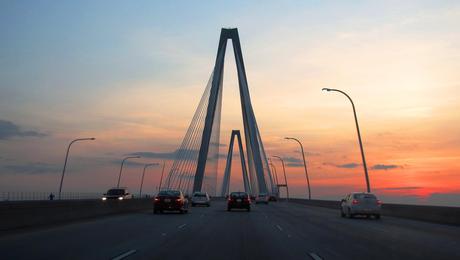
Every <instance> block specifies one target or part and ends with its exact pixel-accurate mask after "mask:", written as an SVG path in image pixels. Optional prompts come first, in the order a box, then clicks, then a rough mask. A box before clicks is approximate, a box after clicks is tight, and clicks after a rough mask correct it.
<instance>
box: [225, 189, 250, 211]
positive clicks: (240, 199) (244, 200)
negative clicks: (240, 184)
mask: <svg viewBox="0 0 460 260" xmlns="http://www.w3.org/2000/svg"><path fill="white" fill-rule="evenodd" d="M233 208H237V209H246V210H247V211H251V199H250V198H249V195H248V194H247V193H246V192H232V193H230V196H228V200H227V211H231V210H232V209H233Z"/></svg>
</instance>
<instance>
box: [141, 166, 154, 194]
mask: <svg viewBox="0 0 460 260" xmlns="http://www.w3.org/2000/svg"><path fill="white" fill-rule="evenodd" d="M154 165H158V164H157V163H148V164H146V165H144V170H143V171H142V179H141V187H140V188H139V198H142V186H143V185H144V175H145V169H147V167H150V166H154Z"/></svg>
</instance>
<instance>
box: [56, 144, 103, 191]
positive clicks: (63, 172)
mask: <svg viewBox="0 0 460 260" xmlns="http://www.w3.org/2000/svg"><path fill="white" fill-rule="evenodd" d="M89 140H91V141H93V140H96V138H94V137H91V138H77V139H74V140H73V141H72V142H70V143H69V146H67V153H66V154H65V161H64V168H63V169H62V176H61V184H59V199H61V191H62V183H63V182H64V174H65V169H66V167H67V159H68V158H69V151H70V146H71V145H72V144H73V143H75V142H78V141H89Z"/></svg>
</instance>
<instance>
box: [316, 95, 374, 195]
mask: <svg viewBox="0 0 460 260" xmlns="http://www.w3.org/2000/svg"><path fill="white" fill-rule="evenodd" d="M322 90H323V91H324V90H325V91H328V92H329V91H335V92H339V93H342V94H343V95H345V96H346V97H347V98H348V100H350V102H351V106H352V107H353V115H354V116H355V124H356V131H357V132H358V141H359V148H361V157H362V160H363V167H364V174H365V176H366V186H367V192H371V185H370V184H369V174H368V173H367V165H366V158H365V157H364V149H363V142H362V141H361V133H360V131H359V124H358V117H357V116H356V109H355V104H354V103H353V100H352V99H351V97H350V96H349V95H348V94H347V93H345V92H343V91H342V90H339V89H333V88H323V89H322Z"/></svg>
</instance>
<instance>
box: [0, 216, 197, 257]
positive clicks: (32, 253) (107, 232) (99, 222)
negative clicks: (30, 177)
mask: <svg viewBox="0 0 460 260" xmlns="http://www.w3.org/2000/svg"><path fill="white" fill-rule="evenodd" d="M198 211H199V210H198ZM193 216H194V215H192V214H191V215H190V217H187V216H186V215H182V214H171V213H167V214H159V215H153V214H152V211H151V210H149V211H145V212H140V213H132V214H126V215H117V216H109V217H103V218H100V219H95V220H90V221H82V222H79V223H73V224H68V225H63V226H58V227H53V228H50V229H46V230H35V231H31V232H24V233H20V234H16V235H8V236H5V237H2V238H0V250H1V252H2V257H5V258H6V259H30V258H31V257H33V258H36V259H50V258H65V259H83V258H84V259H101V258H103V259H107V258H109V257H112V256H116V255H119V254H120V253H123V252H126V251H128V250H131V249H132V248H136V247H137V246H138V244H141V243H144V242H145V241H152V240H155V241H158V240H162V239H163V238H164V237H165V234H171V233H174V232H177V226H180V225H182V224H184V221H185V220H187V221H191V222H190V223H193V220H194V219H195V218H194V217H193ZM24 249H26V250H24Z"/></svg>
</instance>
